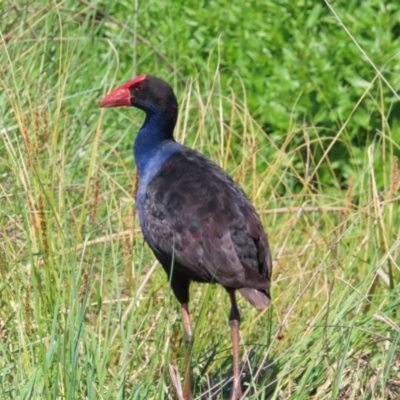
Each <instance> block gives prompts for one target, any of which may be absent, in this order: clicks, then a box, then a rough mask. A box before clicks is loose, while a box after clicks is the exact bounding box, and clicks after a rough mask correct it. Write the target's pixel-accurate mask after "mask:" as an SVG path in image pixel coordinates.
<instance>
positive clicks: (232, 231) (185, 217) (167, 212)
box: [144, 149, 272, 301]
mask: <svg viewBox="0 0 400 400" xmlns="http://www.w3.org/2000/svg"><path fill="white" fill-rule="evenodd" d="M144 225H145V231H146V232H147V235H148V238H147V239H148V242H149V244H150V247H151V248H152V250H153V251H154V253H155V254H156V256H157V257H158V258H159V260H160V261H161V262H162V263H163V264H165V263H166V262H168V260H172V259H173V260H174V268H177V269H179V270H180V272H182V273H184V274H185V275H187V276H188V277H190V278H191V279H193V280H198V281H203V282H213V281H214V282H218V283H220V284H222V285H223V286H225V287H228V288H253V289H259V290H264V291H266V292H268V290H269V286H270V277H271V272H272V263H271V256H270V250H269V246H268V240H267V237H266V234H265V232H264V229H263V227H262V225H261V222H260V219H259V217H258V214H257V212H256V211H255V210H254V207H253V206H252V204H251V203H250V201H249V199H248V198H247V196H246V195H245V194H244V192H243V191H242V189H241V188H240V187H239V186H238V185H237V184H236V183H235V182H234V181H233V180H232V179H231V178H230V177H229V176H228V175H227V174H226V173H225V171H223V170H222V169H221V168H220V167H218V166H217V165H216V164H214V163H213V162H211V161H210V160H208V159H207V158H205V157H204V156H202V155H201V154H200V153H197V152H195V151H193V150H189V149H187V150H185V151H184V152H180V153H176V154H173V155H172V156H171V157H170V158H169V159H168V160H167V161H166V162H165V163H164V164H163V166H162V167H161V168H160V170H159V171H158V172H157V174H156V175H155V177H154V178H153V179H152V180H151V182H150V183H149V184H148V186H147V189H146V200H145V202H144ZM164 267H166V266H165V265H164ZM245 297H246V296H245ZM250 301H251V300H250Z"/></svg>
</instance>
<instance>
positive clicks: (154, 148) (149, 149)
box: [133, 112, 183, 186]
mask: <svg viewBox="0 0 400 400" xmlns="http://www.w3.org/2000/svg"><path fill="white" fill-rule="evenodd" d="M175 121H176V114H175V115H173V114H169V113H165V112H164V113H151V112H147V113H146V119H145V121H144V124H143V126H142V127H141V129H140V130H139V133H138V135H137V137H136V140H135V143H134V146H133V154H134V156H135V161H136V165H137V168H138V171H139V178H140V186H147V184H148V183H149V182H150V180H151V179H152V178H153V177H154V175H155V174H156V173H157V171H158V170H159V168H160V167H161V166H162V165H163V164H164V162H165V161H166V160H167V159H168V158H169V157H170V156H171V155H172V154H173V153H175V152H177V151H179V150H180V149H181V148H182V147H183V146H182V145H180V144H178V143H176V142H175V140H174V138H173V135H172V134H173V130H174V127H175Z"/></svg>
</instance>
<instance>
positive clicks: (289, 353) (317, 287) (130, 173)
mask: <svg viewBox="0 0 400 400" xmlns="http://www.w3.org/2000/svg"><path fill="white" fill-rule="evenodd" d="M350 3H351V4H350V5H352V2H350ZM162 4H164V3H160V2H153V1H151V2H148V3H146V5H145V4H144V3H143V4H139V3H138V4H137V7H136V9H137V13H134V12H131V11H132V7H133V8H134V7H135V6H132V5H131V3H130V2H125V1H121V2H118V4H115V5H107V4H105V3H104V4H102V3H93V4H92V5H91V6H90V7H89V6H88V5H87V4H86V2H85V1H81V2H80V3H79V4H77V3H76V2H70V1H65V2H53V3H51V4H50V5H45V4H42V3H40V2H31V3H28V4H23V5H22V4H20V3H19V2H9V3H7V4H2V5H1V6H0V7H1V9H0V12H1V17H2V18H1V37H0V41H1V44H0V46H1V52H0V86H1V91H0V97H1V101H0V399H86V398H88V399H172V398H176V388H175V386H174V384H173V382H172V381H173V379H172V376H173V375H174V374H173V373H172V370H173V369H174V366H175V365H177V366H178V369H177V371H178V372H179V373H180V374H181V375H182V373H183V363H184V354H185V352H184V348H183V335H182V329H183V327H182V323H181V318H180V312H179V306H178V304H177V301H176V300H175V299H174V297H173V295H172V293H171V291H170V290H169V288H168V283H167V279H166V277H165V274H164V272H163V271H162V269H161V267H160V266H158V265H155V264H154V257H153V255H152V254H151V252H150V251H149V249H148V247H147V246H146V245H145V244H144V242H143V237H142V235H141V232H140V227H139V223H138V219H137V213H136V207H135V200H134V198H135V193H136V190H137V177H136V173H135V165H134V161H133V157H132V151H131V146H132V142H133V140H134V137H135V134H136V132H137V130H138V128H139V127H140V124H141V122H142V121H143V115H142V113H140V112H139V111H135V110H133V109H115V110H107V111H106V112H104V111H102V110H100V109H99V108H98V103H99V101H100V100H101V98H102V96H103V95H104V94H105V93H106V92H107V91H108V90H109V89H110V88H112V87H115V86H116V85H117V84H119V83H122V82H125V81H126V80H128V79H130V78H132V77H133V76H134V75H135V74H136V73H143V72H150V73H153V74H156V75H158V76H161V77H164V78H165V79H167V80H168V81H170V82H171V83H172V84H173V86H174V87H175V89H176V91H177V94H178V96H179V103H180V110H181V111H180V115H179V120H178V126H177V129H176V138H177V140H179V141H180V142H184V143H186V144H187V145H189V146H191V147H194V148H196V149H198V150H200V151H202V152H203V153H205V154H206V155H207V156H209V157H210V158H211V159H213V160H214V161H215V162H217V163H218V164H219V165H221V166H222V167H224V168H225V169H226V170H227V171H228V172H229V173H230V174H231V175H232V176H233V177H234V179H235V180H237V181H238V182H239V183H240V184H241V185H242V186H243V188H244V189H245V191H246V192H247V193H248V194H249V196H250V198H251V199H252V201H253V203H254V204H255V206H256V208H257V210H258V211H259V212H260V215H261V217H262V221H263V224H264V226H265V228H266V231H267V232H268V234H269V238H270V242H271V245H272V251H273V257H274V274H273V289H272V294H273V306H272V307H271V308H270V309H269V310H266V311H263V312H258V311H256V310H254V309H253V308H251V306H250V305H249V304H247V303H246V302H245V301H244V300H243V299H240V300H239V305H240V309H241V312H242V317H243V318H242V326H241V351H242V354H243V355H244V356H243V365H244V371H245V373H244V377H243V382H244V386H245V389H246V391H247V398H249V399H289V398H290V399H311V398H312V399H318V400H319V399H396V398H398V396H400V343H399V342H400V326H399V310H400V300H399V299H400V297H399V290H400V280H399V276H400V271H399V265H400V231H399V227H400V201H399V200H400V169H399V162H398V159H397V158H396V157H398V155H399V154H400V146H399V140H398V138H399V136H398V135H399V124H398V121H399V118H398V115H397V116H396V109H397V108H398V100H397V99H396V96H394V95H393V94H391V90H390V88H388V86H387V84H386V83H385V81H384V80H383V79H382V77H380V76H379V75H378V74H377V73H376V71H375V70H374V69H373V68H372V67H371V65H370V64H369V62H368V61H367V60H366V59H365V58H363V57H362V55H361V56H360V53H359V52H358V51H357V50H356V47H354V49H353V48H351V51H349V52H346V51H345V50H343V52H344V54H343V55H344V56H345V57H344V58H346V57H350V58H347V60H349V59H352V60H354V65H356V67H357V68H355V70H352V71H353V72H354V71H356V72H354V74H355V76H359V75H357V74H361V75H362V76H363V79H364V81H363V82H361V81H357V82H358V83H359V85H358V84H357V85H355V86H354V87H351V88H350V87H347V89H346V90H347V91H346V90H345V91H340V90H338V88H337V87H336V86H335V85H334V83H335V82H336V83H337V82H343V81H342V78H343V76H345V73H343V70H347V71H348V69H349V68H350V66H351V63H349V62H347V63H346V61H345V60H344V59H343V58H340V57H339V56H338V57H339V58H337V59H334V58H332V57H331V53H329V52H328V53H324V51H322V52H321V53H318V57H319V59H318V60H319V62H318V63H316V64H315V63H314V61H315V59H314V58H311V59H310V60H311V61H310V63H307V62H306V61H305V60H306V58H304V57H303V58H302V59H301V62H302V63H304V65H306V66H307V68H309V69H307V73H306V72H304V68H303V69H302V71H303V73H304V74H306V75H307V76H309V78H310V79H309V80H307V82H306V81H305V80H302V79H303V78H304V76H305V75H302V74H300V73H299V75H298V76H297V75H296V76H297V77H296V80H297V81H298V82H299V85H297V86H296V85H294V84H292V83H293V80H292V79H291V78H290V79H289V78H287V76H289V75H290V76H293V74H294V72H292V73H291V74H289V75H285V74H284V75H285V78H284V79H283V80H282V79H280V78H279V76H280V75H279V73H283V72H284V71H285V70H284V69H282V70H280V69H279V68H278V67H277V65H279V63H281V64H282V65H283V64H285V65H286V68H290V66H289V63H288V60H290V59H293V60H296V59H298V58H299V59H300V55H304V54H305V53H304V52H303V53H301V52H300V53H299V47H298V46H299V45H300V42H301V38H302V36H300V35H305V36H304V38H309V39H310V40H311V39H313V38H314V42H312V43H314V46H316V48H319V49H320V50H321V48H322V49H327V50H329V49H330V50H332V51H333V49H334V43H337V42H338V43H343V41H344V40H347V41H350V39H349V38H348V36H346V32H345V31H344V29H343V27H341V26H340V24H339V23H338V22H337V20H335V18H334V16H333V14H332V13H329V10H328V8H323V9H321V8H319V11H318V9H317V11H318V12H319V13H322V15H323V16H324V18H322V19H320V18H318V15H320V14H318V12H317V11H315V8H316V7H317V6H316V5H310V4H311V3H310V4H308V3H307V4H306V6H304V4H303V2H300V1H299V2H297V3H296V6H297V8H296V7H295V8H293V7H294V6H292V5H291V3H290V4H289V3H285V2H282V3H280V4H278V5H276V4H275V5H273V4H271V5H270V8H269V9H268V10H269V11H270V13H271V15H275V14H273V13H276V15H277V17H276V18H278V16H279V15H280V16H282V19H280V20H279V19H273V21H274V27H275V28H274V29H272V26H271V25H270V26H269V29H266V33H267V36H262V35H261V39H260V38H259V37H258V36H257V35H255V36H252V31H251V29H252V28H253V27H260V26H264V25H263V24H262V21H263V20H262V15H263V14H262V13H263V12H265V10H264V9H263V8H262V7H261V6H256V5H254V8H249V7H248V8H243V9H240V7H241V6H243V4H244V3H241V2H238V6H237V7H239V8H238V9H236V8H234V7H232V9H231V14H232V15H231V16H230V17H229V18H230V19H229V21H230V24H229V29H228V28H226V32H225V35H227V37H228V38H229V40H227V39H226V37H225V39H224V40H225V41H224V42H223V45H221V47H220V48H219V49H218V46H217V44H216V43H218V40H220V39H218V38H219V33H218V32H219V30H218V29H219V27H218V26H217V25H215V24H214V23H213V20H212V18H209V19H208V20H206V21H203V18H205V17H204V16H203V15H202V14H201V13H200V12H199V11H198V6H197V5H196V6H193V7H191V6H190V3H187V6H185V7H183V6H182V7H183V9H182V7H180V6H178V5H176V3H175V2H171V3H165V5H164V6H163V5H162ZM174 4H175V5H176V7H174ZM218 4H222V2H221V3H215V2H214V3H213V2H211V3H210V5H209V8H207V12H210V13H211V11H212V10H214V11H213V12H216V11H215V10H217V9H218V7H217V5H218ZM251 4H252V3H251ZM393 4H394V3H393ZM393 4H392V3H390V2H387V3H382V2H378V1H374V2H368V4H367V3H365V5H363V7H362V9H363V11H362V12H363V14H362V15H363V18H361V17H360V18H358V17H357V15H358V13H361V11H358V10H357V9H353V8H351V7H350V8H351V9H352V10H353V11H354V13H353V14H351V13H350V11H349V13H348V14H346V15H345V17H344V19H343V21H344V23H345V26H346V27H347V28H349V29H350V28H351V30H352V31H353V33H354V34H355V40H356V42H357V43H358V44H359V45H361V46H362V47H364V48H365V49H366V50H368V53H369V54H370V56H371V57H372V61H373V62H374V61H375V62H377V64H374V65H375V67H376V66H378V70H379V69H380V68H381V66H382V65H386V67H385V68H386V70H385V71H384V72H385V74H386V75H385V76H386V77H387V78H389V81H390V84H391V85H392V86H393V87H395V88H396V85H397V84H398V79H399V77H398V69H397V67H396V66H395V64H396V63H397V64H398V57H397V56H396V54H395V53H394V52H393V49H394V48H395V47H396V44H397V43H398V39H396V37H395V36H391V35H392V31H395V30H396V29H398V28H396V26H397V25H396V23H397V24H398V23H399V21H398V19H394V20H392V19H391V18H392V17H393V12H394V11H393ZM303 6H304V7H305V8H302V7H303ZM163 7H164V8H163ZM243 7H244V6H243ZM352 7H353V6H352ZM385 7H386V8H385ZM317 8H318V7H317ZM99 10H102V11H104V13H102V12H99ZM263 10H264V11H263ZM293 10H294V11H293ZM302 10H303V11H304V12H302ZM310 10H314V11H313V14H312V13H310ZM336 11H338V12H339V13H340V12H342V15H344V14H345V13H344V11H343V8H340V4H339V6H338V9H337V10H336ZM246 12H247V13H250V16H251V18H252V20H253V21H254V24H251V23H248V21H246V23H243V24H237V23H236V22H235V21H237V19H235V18H238V17H240V16H241V15H246V14H245V13H246ZM291 12H293V13H294V14H290V13H291ZM176 13H181V14H182V16H185V18H186V16H187V15H192V17H191V18H192V19H191V20H189V19H188V18H186V19H185V18H183V17H182V18H181V19H178V18H177V15H176ZM241 13H242V14H241ZM376 13H378V14H379V16H380V18H377V19H375V17H374V18H373V16H375V15H376ZM211 14H212V13H211ZM206 15H207V14H206ZM247 15H249V14H247ZM288 15H292V18H291V19H290V24H291V25H290V26H291V29H293V30H294V31H295V32H297V34H298V35H299V36H298V40H296V41H290V40H288V38H287V37H285V35H284V34H285V32H287V27H286V25H285V24H284V21H288V19H287V16H288ZM354 15H355V17H354ZM313 16H314V17H313ZM156 17H157V18H156ZM271 18H272V17H271ZM313 18H314V19H313ZM384 18H386V21H387V24H388V26H389V28H390V29H389V28H388V32H391V33H390V34H388V33H387V32H386V31H385V30H384V29H383V28H382V27H381V26H380V25H379V24H384V21H385V19H384ZM393 18H394V17H393ZM182 19H183V20H185V21H186V22H185V23H184V22H183V21H182ZM305 19H306V20H307V21H309V22H308V24H304V20H305ZM382 20H383V22H382ZM155 21H158V23H157V24H156V23H155ZM207 21H208V23H207ZM327 21H330V23H332V24H333V25H334V26H335V29H333V31H332V32H328V31H329V29H328V30H325V29H326V26H327V25H324V24H325V23H327ZM375 21H379V24H378V25H379V26H378V28H379V29H378V28H377V29H376V37H373V38H371V35H370V32H369V29H370V27H371V26H372V25H373V24H374V23H375ZM196 24H197V25H196ZM235 24H236V25H237V26H238V31H235V26H236V25H235ZM195 26H199V27H202V29H198V30H194V31H193V29H194V28H193V27H195ZM185 27H186V28H187V30H185ZM190 27H191V28H190ZM303 27H304V29H303ZM189 28H190V29H192V31H191V30H190V29H189ZM135 29H137V30H138V32H139V33H141V34H142V35H143V36H144V39H145V40H147V41H148V42H150V43H148V42H146V41H145V40H143V39H142V38H141V37H139V36H135V34H134V33H135ZM257 29H258V31H260V32H262V30H261V28H257ZM246 31H248V32H249V34H245V32H246ZM238 32H239V33H238ZM243 32H244V33H243ZM367 33H368V34H367ZM329 34H331V35H332V36H329ZM364 34H365V35H364ZM246 35H247V36H246ZM248 35H250V37H252V38H253V41H252V42H251V46H256V45H257V43H254V41H255V40H261V41H262V42H263V43H266V44H267V45H269V46H272V47H273V46H275V45H276V46H278V47H279V46H281V53H282V54H279V52H273V56H274V57H273V60H274V63H276V65H275V64H274V65H275V67H274V68H273V71H274V72H276V73H274V72H271V78H268V79H265V85H266V86H267V87H268V85H269V83H270V82H271V86H270V87H271V90H270V91H268V93H267V92H265V91H264V89H262V88H261V89H260V92H258V91H257V90H253V89H254V88H253V86H252V85H253V84H254V85H257V84H256V80H257V79H255V81H254V82H253V83H250V81H252V77H254V76H258V75H260V74H259V71H258V70H257V68H260V65H262V62H265V60H264V58H263V53H262V52H261V53H260V55H259V57H257V54H255V55H254V58H250V60H251V62H249V60H248V59H246V57H245V56H243V55H242V54H241V53H240V52H239V50H237V53H236V56H237V60H238V63H239V62H240V60H244V61H243V65H239V66H236V65H233V64H232V59H233V58H235V50H234V49H235V46H234V43H236V42H235V40H236V39H237V38H238V37H241V38H242V40H245V39H246V37H248ZM338 35H339V36H338ZM321 37H322V38H323V40H322V39H321ZM188 38H189V39H190V38H192V41H190V40H189V39H188ZM254 38H258V39H254ZM273 38H276V42H277V44H275V42H273ZM335 38H336V39H335ZM338 38H339V39H340V40H339V39H338ZM344 38H346V39H344ZM221 40H222V39H221ZM237 40H238V39H237ZM335 40H336V41H337V42H335ZM374 40H376V41H378V42H379V41H380V43H383V44H384V45H382V48H380V47H379V46H378V45H376V46H375V42H374ZM185 43H186V47H185ZM202 43H203V44H204V43H206V44H207V46H209V47H207V46H205V47H204V46H203V45H202ZM237 43H239V44H238V45H237V48H238V49H247V47H246V42H237ZM260 43H261V42H259V44H260ZM310 43H311V42H310ZM318 43H322V44H324V46H322V45H321V46H322V47H318ZM150 44H151V46H150ZM372 44H374V46H372ZM370 45H371V47H369V46H370ZM196 46H198V47H196ZM251 46H250V47H251ZM378 47H379V48H378ZM200 48H201V49H203V53H204V54H203V53H201V52H200V51H197V52H196V49H200ZM255 48H256V50H252V48H249V49H248V50H249V51H250V50H252V51H253V52H257V46H256V47H255ZM372 50H373V51H372ZM385 51H386V52H387V58H384V53H385ZM193 52H195V54H193ZM165 57H166V58H167V60H165ZM279 57H281V58H279ZM318 57H317V58H318ZM379 57H383V58H379ZM396 57H397V58H396ZM389 59H390V62H389ZM257 60H260V61H259V62H258V61H257ZM313 60H314V61H313ZM376 60H378V61H376ZM268 65H269V66H270V67H271V65H270V64H268ZM304 65H303V66H304ZM324 65H329V66H330V68H332V70H333V69H335V66H336V67H337V69H335V73H330V72H329V71H328V72H327V73H326V75H324V74H322V75H323V76H322V77H321V73H320V72H321V71H322V70H323V66H324ZM253 66H254V69H252V68H253ZM227 68H228V69H227ZM293 68H294V69H296V65H294V66H293ZM300 70H301V69H300ZM232 71H233V72H232ZM341 71H342V72H341ZM357 71H361V72H357ZM362 71H368V72H366V73H365V74H363V73H362ZM278 72H279V73H278ZM335 74H336V75H335ZM341 74H342V75H341ZM239 76H242V77H243V81H242V80H241V78H239ZM302 76H303V78H302ZM232 77H235V79H234V80H233V78H232ZM310 82H314V83H315V86H312V85H311V86H310V87H309V85H310ZM352 82H356V81H355V78H354V79H353V81H352ZM360 82H361V83H360ZM302 83H304V87H303V89H302V88H301V86H302ZM263 85H264V81H263ZM246 89H247V91H246ZM317 89H318V93H319V95H320V96H322V97H321V98H324V99H325V100H324V101H325V103H324V105H321V104H322V103H321V104H320V105H319V107H320V108H319V111H318V112H319V113H320V114H318V112H317V113H314V114H313V113H311V114H308V115H307V118H301V116H304V112H305V110H308V111H310V110H312V104H309V103H308V102H307V101H305V100H304V97H303V96H304V95H303V94H302V90H304V91H307V90H310V91H312V90H317ZM353 89H354V90H353ZM263 93H265V96H263ZM289 93H290V98H289ZM307 93H308V92H307ZM310 93H311V92H310ZM324 95H326V96H324ZM335 96H336V97H337V98H340V101H339V100H338V102H339V103H340V104H337V103H334V102H333V101H331V99H333V98H335ZM317 97H318V96H317ZM317 97H316V98H317ZM271 99H273V100H271ZM256 104H259V106H260V107H261V109H264V110H266V111H265V115H263V116H261V115H260V112H259V109H258V108H257V107H258V106H256ZM279 104H281V105H282V107H281V108H280V107H279ZM270 106H271V107H270ZM325 106H326V107H325ZM330 107H332V108H330ZM335 107H338V108H340V110H341V113H342V114H341V115H340V116H338V113H335V112H333V114H332V115H329V118H327V119H326V118H322V117H321V115H322V114H323V113H324V112H325V111H323V109H324V108H325V110H335V109H336V108H335ZM276 110H278V111H279V112H277V111H276ZM269 111H271V114H269ZM310 112H311V111H310ZM326 112H327V113H328V111H326ZM321 113H322V114H321ZM328 114H329V113H328ZM299 116H300V117H299ZM369 116H370V117H371V118H369ZM271 119H272V120H274V121H275V122H271ZM332 121H334V122H335V123H332ZM371 121H372V122H371ZM271 124H272V125H271ZM271 127H272V128H273V129H272V128H271ZM357 135H358V136H357ZM356 137H357V138H359V139H360V143H358V144H356V143H355V138H356ZM191 296H192V299H191V304H190V306H191V310H192V314H193V321H194V323H195V344H194V348H193V357H192V362H193V368H194V385H195V387H194V393H195V396H196V398H200V396H201V398H202V399H211V398H213V397H212V396H213V395H214V394H215V393H219V397H214V398H228V396H229V388H230V383H229V382H228V379H229V378H230V376H231V343H230V335H229V325H228V314H229V299H228V296H227V295H226V293H225V291H224V290H223V289H222V288H221V287H218V286H211V285H197V284H193V285H192V288H191Z"/></svg>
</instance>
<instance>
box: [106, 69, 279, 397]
mask: <svg viewBox="0 0 400 400" xmlns="http://www.w3.org/2000/svg"><path fill="white" fill-rule="evenodd" d="M119 106H133V107H137V108H140V109H141V110H143V111H144V112H145V113H146V119H145V121H144V124H143V126H142V127H141V129H140V130H139V133H138V135H137V137H136V140H135V143H134V147H133V152H134V156H135V160H136V164H137V168H138V172H139V190H138V195H137V208H138V214H139V219H140V225H141V228H142V231H143V235H144V238H145V239H146V241H147V243H148V244H149V246H150V248H151V249H152V251H153V253H154V255H155V256H156V257H157V259H158V261H159V262H160V263H161V265H162V266H163V268H164V270H165V272H166V273H167V275H168V278H169V280H170V282H171V286H172V290H173V292H174V294H175V296H176V298H177V299H178V301H179V303H180V305H181V311H182V318H183V323H184V329H185V341H186V344H187V347H188V349H187V356H186V361H185V369H186V370H185V376H186V379H185V386H184V398H185V400H189V399H192V391H191V371H190V358H189V357H190V350H191V345H192V337H193V335H192V328H191V324H190V316H189V310H188V303H189V285H190V281H192V280H193V281H197V282H209V283H219V284H221V285H222V286H223V287H224V288H225V289H226V290H227V292H228V294H229V297H230V301H231V312H230V317H229V325H230V328H231V335H232V344H233V392H232V393H233V395H232V399H233V400H239V399H240V398H241V397H242V390H241V385H240V371H239V323H240V314H239V310H238V307H237V304H236V298H235V291H236V290H239V292H240V294H241V295H242V296H243V297H244V298H245V299H246V300H248V301H249V302H250V303H251V304H252V305H253V306H255V307H257V308H259V309H264V308H266V307H268V306H269V304H270V303H271V296H270V291H269V290H270V284H271V272H272V261H271V253H270V249H269V245H268V239H267V236H266V234H265V232H264V229H263V227H262V225H261V222H260V218H259V216H258V214H257V212H256V211H255V209H254V207H253V206H252V204H251V202H250V200H249V199H248V198H247V196H246V195H245V193H244V192H243V190H242V189H241V188H240V186H239V185H238V184H236V183H235V182H234V181H233V180H232V179H231V178H230V177H229V176H228V175H227V174H226V172H225V171H224V170H223V169H221V168H220V167H219V166H218V165H216V164H214V163H213V162H212V161H210V160H209V159H207V158H206V157H204V156H203V155H202V154H200V153H198V152H197V151H195V150H192V149H189V148H187V147H185V146H183V145H181V144H179V143H177V142H176V141H175V140H174V137H173V131H174V128H175V124H176V120H177V115H178V103H177V99H176V97H175V94H174V92H173V90H172V88H171V87H170V85H168V83H166V82H165V81H163V80H162V79H159V78H156V77H154V76H151V75H141V76H138V77H137V78H135V79H133V80H132V81H130V82H128V83H126V84H125V85H123V86H121V87H119V88H118V89H115V90H114V91H112V92H111V93H109V94H108V95H107V96H106V97H105V98H104V99H103V101H102V102H101V103H100V107H119Z"/></svg>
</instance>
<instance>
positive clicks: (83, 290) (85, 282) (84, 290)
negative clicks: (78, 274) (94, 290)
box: [79, 268, 89, 302]
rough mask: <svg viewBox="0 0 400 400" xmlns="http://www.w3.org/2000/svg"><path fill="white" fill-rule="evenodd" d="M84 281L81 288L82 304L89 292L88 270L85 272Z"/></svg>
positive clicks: (80, 298)
mask: <svg viewBox="0 0 400 400" xmlns="http://www.w3.org/2000/svg"><path fill="white" fill-rule="evenodd" d="M82 281H83V282H82V285H81V288H80V290H79V300H80V301H81V302H82V301H83V299H84V297H85V294H86V291H87V288H88V285H89V272H88V271H87V268H85V270H84V272H83V276H82Z"/></svg>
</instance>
